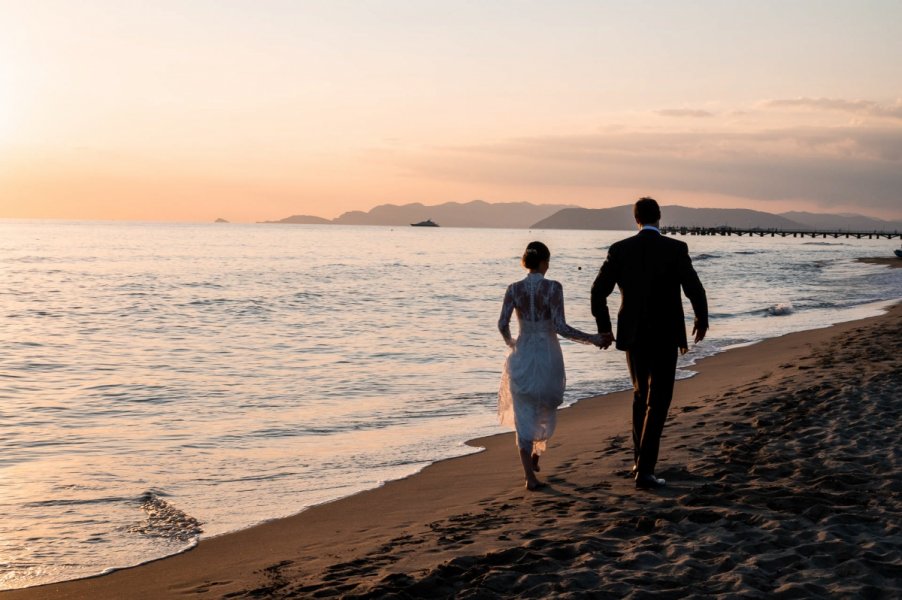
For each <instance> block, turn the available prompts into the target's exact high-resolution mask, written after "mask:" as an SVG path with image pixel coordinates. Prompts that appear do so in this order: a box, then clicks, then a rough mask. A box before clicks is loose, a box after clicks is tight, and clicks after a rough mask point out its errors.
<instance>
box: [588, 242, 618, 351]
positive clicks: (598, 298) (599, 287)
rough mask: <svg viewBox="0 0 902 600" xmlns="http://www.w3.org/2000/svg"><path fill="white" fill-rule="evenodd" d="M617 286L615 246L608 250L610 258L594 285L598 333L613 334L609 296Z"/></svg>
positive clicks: (593, 303)
mask: <svg viewBox="0 0 902 600" xmlns="http://www.w3.org/2000/svg"><path fill="white" fill-rule="evenodd" d="M616 284H617V260H616V253H615V252H614V248H613V246H612V247H611V248H609V249H608V257H607V258H606V259H605V261H604V263H603V264H602V265H601V269H600V270H599V271H598V276H597V277H596V278H595V282H594V283H593V284H592V296H591V299H592V316H593V317H595V323H596V324H597V325H598V333H612V328H611V313H610V311H608V296H610V295H611V292H613V291H614V286H615V285H616Z"/></svg>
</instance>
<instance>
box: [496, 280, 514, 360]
mask: <svg viewBox="0 0 902 600" xmlns="http://www.w3.org/2000/svg"><path fill="white" fill-rule="evenodd" d="M511 287H512V286H507V291H506V292H505V293H504V304H502V305H501V316H500V317H499V318H498V331H500V332H501V337H503V338H504V343H505V344H507V345H508V346H510V347H511V348H513V347H514V339H513V338H512V337H511V315H512V314H514V292H513V290H512V289H511Z"/></svg>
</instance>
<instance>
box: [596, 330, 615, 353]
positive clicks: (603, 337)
mask: <svg viewBox="0 0 902 600" xmlns="http://www.w3.org/2000/svg"><path fill="white" fill-rule="evenodd" d="M613 342H614V334H613V333H611V332H610V331H608V332H606V333H598V334H596V335H593V336H592V343H593V344H595V345H596V346H598V347H599V348H601V349H602V350H605V349H607V348H609V347H610V346H611V344H612V343H613Z"/></svg>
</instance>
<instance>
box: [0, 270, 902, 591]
mask: <svg viewBox="0 0 902 600" xmlns="http://www.w3.org/2000/svg"><path fill="white" fill-rule="evenodd" d="M899 262H902V261H899ZM900 315H902V304H899V303H897V304H896V305H895V306H893V307H892V308H890V309H889V310H888V311H887V313H885V314H883V315H881V316H877V317H869V318H866V319H862V320H858V321H849V322H845V323H840V324H838V325H833V326H830V327H826V328H821V329H815V330H808V331H803V332H797V333H791V334H788V335H785V336H781V337H778V338H770V339H767V340H764V341H762V342H758V343H756V344H753V345H751V346H743V347H740V348H733V349H730V350H727V351H724V352H722V353H720V354H716V355H713V356H709V357H706V358H703V359H701V360H699V362H698V363H696V364H695V365H693V367H692V369H693V370H694V371H696V372H697V375H696V376H694V377H690V378H688V379H683V380H679V381H677V383H676V390H675V394H674V403H673V406H672V408H671V417H672V421H677V422H678V425H679V426H682V427H683V428H684V429H686V428H687V427H688V429H689V430H691V429H692V428H693V427H694V426H695V425H694V424H692V423H682V421H693V420H694V422H695V424H697V423H699V422H700V421H699V419H700V417H701V416H702V415H705V414H706V412H708V411H707V410H706V408H705V407H699V406H696V405H694V404H692V402H693V399H695V398H699V397H718V396H722V395H723V394H725V393H726V391H728V390H729V389H730V388H731V387H735V386H737V385H741V384H745V385H746V386H747V387H748V386H753V385H754V384H753V383H751V382H755V381H759V380H760V379H761V374H762V373H765V372H767V373H770V374H771V375H772V374H773V373H778V374H779V373H780V372H781V371H783V370H786V369H788V368H789V367H785V366H784V365H788V364H793V365H795V364H798V363H800V361H803V360H804V358H803V356H805V355H807V354H809V353H810V352H811V351H812V349H813V348H815V347H817V346H819V345H823V344H824V343H826V342H827V341H828V340H830V339H831V338H835V337H837V336H843V335H848V334H849V333H850V332H854V331H856V330H858V329H861V328H862V327H870V326H872V325H873V324H875V323H881V322H890V321H892V320H893V319H896V320H898V319H899V317H900ZM605 357H606V359H611V360H623V357H622V356H620V353H617V354H613V355H612V354H605ZM852 368H854V367H852ZM624 369H625V366H624ZM798 369H800V370H801V371H800V373H802V374H803V375H804V374H806V373H807V367H806V368H805V369H804V370H802V369H803V367H802V366H798ZM771 375H769V376H771ZM629 396H630V392H629V391H625V392H615V393H611V394H607V395H604V396H596V397H592V398H587V399H583V400H580V401H578V402H577V403H575V404H574V405H572V406H570V407H569V409H568V410H566V411H562V412H561V413H560V415H559V428H558V432H557V434H556V436H555V438H554V439H553V440H552V441H551V443H550V444H549V453H548V455H547V456H546V457H545V462H544V463H543V471H542V473H541V474H540V476H541V477H542V478H543V479H545V480H547V481H548V482H549V483H550V485H549V489H548V490H547V491H545V492H540V493H534V494H526V493H524V491H523V490H522V487H521V485H522V482H521V481H520V478H521V475H520V474H519V471H518V469H517V467H518V465H517V460H516V456H515V452H514V446H513V442H512V441H511V440H512V437H513V436H512V434H511V433H508V432H505V433H499V434H496V435H492V436H489V437H483V438H476V439H474V440H470V441H469V442H468V445H471V446H474V447H482V448H484V450H483V451H482V452H477V453H472V454H468V455H464V456H461V457H456V458H450V459H446V460H443V461H439V462H437V463H433V464H431V465H429V466H427V467H425V468H423V469H421V470H420V471H418V472H417V473H415V474H413V475H410V476H408V477H405V478H403V479H399V480H393V481H390V482H387V483H385V484H384V485H382V486H380V487H378V488H374V489H371V490H367V491H363V492H359V493H357V494H355V495H352V496H348V497H344V498H341V499H338V500H334V501H331V502H327V503H325V504H320V505H316V506H313V507H310V508H307V509H305V510H304V511H302V512H301V513H298V514H297V515H294V516H291V517H287V518H283V519H276V520H273V521H267V522H264V523H261V524H259V525H255V526H253V527H250V528H248V529H243V530H240V531H236V532H233V533H228V534H224V535H221V536H216V537H214V538H209V539H204V540H201V541H200V543H199V544H197V545H196V546H195V547H194V548H192V549H189V550H187V551H185V552H182V553H179V554H176V555H171V556H168V557H164V558H161V559H156V560H152V561H149V562H146V563H142V564H141V565H138V566H134V567H127V568H123V569H118V570H116V571H113V572H112V573H109V574H105V575H98V576H94V577H88V578H83V579H76V580H69V581H65V582H59V583H53V584H45V585H40V586H34V587H29V588H22V589H16V590H7V591H4V592H2V593H0V598H43V597H48V596H52V597H54V598H89V597H90V598H117V597H142V598H143V597H146V598H161V597H171V596H175V595H181V594H185V593H189V592H190V593H191V594H192V595H196V596H199V597H222V596H223V595H225V594H230V595H232V594H236V595H235V596H234V597H253V596H256V597H259V596H260V595H261V594H263V595H269V596H272V597H305V595H312V594H314V593H315V592H320V591H322V592H326V591H327V590H330V589H331V590H333V591H336V593H349V592H351V591H353V592H355V593H357V592H360V591H361V589H358V588H366V587H367V586H369V587H372V588H373V589H376V588H377V587H378V586H379V585H382V586H385V585H394V584H392V581H395V584H397V585H400V586H402V587H403V586H406V585H415V584H416V582H415V581H413V579H412V578H411V576H410V574H412V573H413V574H417V573H426V574H427V575H428V574H429V573H433V574H434V573H435V572H436V570H437V569H439V570H440V569H441V568H442V565H447V564H449V561H450V562H452V563H453V562H454V561H460V560H463V559H464V558H472V557H474V556H483V557H484V556H488V555H491V554H493V553H498V552H502V553H503V552H505V551H512V550H515V549H522V547H523V545H524V540H527V541H526V542H525V544H526V545H529V544H530V543H534V542H535V541H537V540H538V541H541V540H542V539H543V537H544V535H543V533H544V532H543V531H542V524H541V521H537V522H532V523H531V522H530V519H535V518H536V517H537V515H538V513H541V512H542V511H543V507H547V506H554V505H555V503H560V502H562V501H563V500H561V498H562V497H566V496H567V493H566V492H565V491H566V490H567V489H573V490H574V491H576V492H578V493H579V494H586V495H592V496H599V495H600V496H604V497H605V498H606V499H607V500H611V501H615V504H622V503H623V502H628V501H629V500H630V499H632V498H634V497H635V496H637V492H635V491H634V490H633V489H632V485H631V481H630V480H628V479H627V478H625V477H623V473H624V472H625V469H627V468H628V465H629V460H630V457H631V454H630V452H629V445H630V443H629V440H628V436H629V418H630V414H629V413H630V411H629V403H630V398H629ZM672 421H671V422H669V423H668V429H666V430H665V437H664V439H663V441H662V455H661V464H662V466H664V467H665V469H664V470H663V471H662V472H661V474H662V475H664V476H665V477H668V479H670V480H672V481H673V482H674V484H673V491H675V492H679V491H680V490H683V488H684V487H685V488H686V490H683V491H687V490H688V491H687V493H691V492H692V489H689V488H694V487H698V485H697V478H696V476H695V475H694V473H693V472H691V470H690V471H687V469H686V467H685V466H684V467H680V466H679V465H687V464H689V463H690V462H691V461H692V460H693V459H694V457H693V456H692V453H691V452H690V451H689V450H686V449H685V448H675V447H673V446H672V441H671V439H672V437H671V436H673V435H676V434H677V429H676V426H675V424H674V423H673V422H672ZM671 429H672V430H673V431H670V430H671ZM562 476H563V477H562ZM586 478H588V481H584V480H585V479H586ZM577 483H579V484H580V485H576V484H577ZM705 485H707V484H704V483H703V484H701V486H702V487H704V486H705ZM670 493H671V488H668V491H667V492H665V493H664V495H665V497H666V495H667V494H670ZM568 502H570V503H571V504H570V506H572V502H573V501H572V499H571V500H568ZM558 508H560V507H558ZM608 508H610V507H609V506H607V504H605V505H604V506H600V507H596V508H595V510H594V511H592V512H595V513H596V514H600V513H601V512H606V511H607V510H608ZM474 513H476V514H474ZM552 514H553V511H552ZM546 520H547V519H546ZM524 525H526V526H527V527H528V526H529V525H533V526H536V525H538V530H535V527H532V528H529V529H528V530H527V531H525V532H523V531H520V532H517V530H518V528H519V527H522V526H524ZM577 525H578V524H577ZM643 527H644V526H643ZM517 533H519V534H531V535H529V536H527V537H525V538H520V539H517V538H518V535H517ZM477 562H478V560H477ZM386 581H387V582H388V583H386ZM330 586H331V587H330ZM374 586H375V587H374ZM405 589H406V588H405ZM383 591H384V592H386V593H388V592H389V591H390V590H389V589H385V590H383Z"/></svg>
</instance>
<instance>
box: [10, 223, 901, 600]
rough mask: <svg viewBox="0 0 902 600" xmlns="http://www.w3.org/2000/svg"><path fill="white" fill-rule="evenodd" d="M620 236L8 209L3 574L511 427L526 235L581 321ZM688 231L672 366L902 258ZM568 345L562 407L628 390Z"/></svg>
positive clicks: (884, 276) (53, 566)
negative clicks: (24, 214)
mask: <svg viewBox="0 0 902 600" xmlns="http://www.w3.org/2000/svg"><path fill="white" fill-rule="evenodd" d="M625 235H627V232H586V231H547V232H545V231H543V232H538V231H535V232H529V231H524V230H468V229H453V228H441V229H420V228H413V229H412V228H397V229H392V228H379V227H360V228H354V227H336V226H277V225H273V226H260V225H251V226H242V225H228V226H223V225H218V226H212V225H210V226H203V225H156V224H114V223H100V224H95V223H47V222H44V223H26V222H5V223H0V271H2V274H3V277H2V280H0V320H2V322H0V400H2V402H0V448H2V452H0V511H2V513H3V515H4V519H3V520H2V521H0V556H2V557H3V559H2V561H0V563H3V564H0V587H21V586H24V585H30V584H34V583H38V582H45V581H53V580H58V579H66V578H71V577H78V576H85V575H90V574H95V573H98V572H101V571H103V570H104V569H108V568H112V567H119V566H125V565H129V564H134V563H137V562H141V561H144V560H148V559H151V558H154V557H158V556H162V555H165V554H171V553H173V552H177V551H179V550H181V549H183V548H185V547H186V546H188V545H190V544H192V543H194V540H195V539H196V537H197V535H198V533H199V532H200V531H201V530H202V531H203V533H202V535H204V536H210V535H216V534H220V533H224V532H226V531H230V530H234V529H236V528H241V527H246V526H248V525H250V524H252V523H255V522H259V521H262V520H266V519H270V518H273V517H277V516H283V515H288V514H292V513H295V512H297V511H299V510H301V509H302V508H303V507H305V506H310V505H311V504H315V503H319V502H323V501H326V500H330V499H333V498H336V497H339V496H343V495H347V494H350V493H353V492H355V491H357V490H360V489H364V488H368V487H373V486H375V485H378V484H379V483H380V482H382V481H385V480H387V479H391V478H397V477H401V476H404V475H407V474H410V473H412V472H415V471H416V470H418V469H420V468H422V466H423V465H425V464H427V463H428V462H430V461H434V460H436V459H439V458H443V457H448V456H455V455H459V454H463V453H467V452H471V451H473V449H471V448H468V447H466V446H464V445H463V441H464V440H466V439H468V438H472V437H475V436H478V435H483V434H488V433H495V432H498V431H501V429H500V428H499V427H497V426H496V425H495V392H496V390H497V385H498V375H499V371H500V365H501V362H502V360H503V358H504V353H505V351H506V347H505V345H504V344H503V343H502V341H501V338H500V336H499V335H498V333H497V332H496V330H495V323H496V321H497V317H498V312H499V310H500V304H501V297H502V295H503V292H504V289H505V286H506V285H507V284H508V283H510V282H511V281H513V280H515V279H519V278H521V277H522V276H523V271H522V269H521V268H520V267H519V262H518V261H519V259H518V257H519V255H520V253H521V252H522V248H523V247H524V246H525V244H526V243H527V242H529V241H531V240H533V239H541V240H543V241H545V242H546V243H547V244H548V245H549V246H550V247H551V249H552V254H553V256H552V263H551V270H550V272H549V277H551V278H554V279H558V280H559V281H561V282H562V283H563V284H564V289H565V293H566V302H567V318H568V321H569V322H571V323H572V324H573V325H574V326H576V327H579V328H581V329H586V330H590V331H591V330H594V325H593V320H592V318H591V315H590V314H589V309H588V294H589V288H590V286H591V283H592V280H593V278H594V276H595V273H596V272H597V269H598V267H599V266H600V263H601V260H602V259H603V257H604V254H605V250H606V248H607V246H608V245H610V244H611V243H612V242H613V241H615V240H617V239H620V238H621V237H624V236H625ZM684 239H686V241H688V242H689V243H690V249H691V252H692V255H693V256H694V257H695V260H696V267H697V269H698V271H699V273H700V275H701V277H702V280H703V281H704V282H705V284H706V286H707V287H708V290H709V300H710V304H711V311H712V314H713V321H712V329H711V331H710V334H709V337H710V339H709V340H706V341H705V343H704V345H703V346H700V347H699V348H698V349H696V351H694V352H693V353H690V354H689V355H688V356H687V357H686V358H685V359H684V360H685V361H686V362H684V366H685V365H687V364H691V362H692V361H693V360H694V359H696V358H698V356H700V355H702V353H713V352H716V351H718V350H719V349H720V348H723V347H726V346H730V345H734V344H740V343H745V342H748V341H752V340H756V339H761V338H762V337H771V336H774V335H779V334H782V333H785V332H788V331H793V330H799V329H807V328H811V327H818V326H823V325H826V324H829V323H831V322H834V321H837V320H841V319H847V318H854V317H857V316H863V315H865V314H873V313H874V312H875V310H876V309H875V308H874V307H872V306H867V307H865V308H861V307H862V305H866V304H868V303H870V302H874V301H878V300H885V299H889V298H898V297H900V296H902V283H900V273H899V272H898V271H896V272H895V273H894V272H892V271H891V270H889V269H885V268H883V267H877V266H870V265H861V264H858V263H855V262H853V261H851V260H850V258H851V257H854V256H865V255H871V256H874V255H884V254H886V252H887V250H886V248H884V246H886V242H879V241H869V240H860V241H849V242H846V243H843V244H838V245H836V244H831V245H823V244H812V243H811V242H803V241H801V240H789V239H750V238H741V239H740V238H684ZM614 301H615V303H616V301H617V300H616V298H615V299H614ZM780 305H787V306H788V305H791V306H792V307H793V309H792V310H791V311H781V312H779V314H775V312H774V311H772V310H770V309H771V308H772V307H775V306H780ZM687 314H691V312H690V311H688V308H687ZM562 345H563V347H564V353H565V357H566V362H567V372H568V383H569V390H568V401H571V402H572V401H573V400H575V399H577V398H579V397H585V396H587V395H591V394H596V393H601V392H605V391H610V390H613V389H620V388H623V387H625V386H626V385H627V378H626V368H625V364H624V360H623V357H622V355H621V354H618V353H615V352H613V351H607V352H601V351H598V350H596V349H593V348H588V347H584V346H580V345H576V344H571V343H569V342H566V341H565V342H563V344H562Z"/></svg>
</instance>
